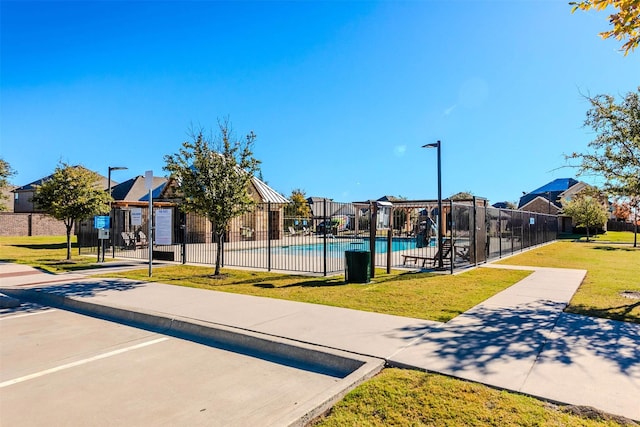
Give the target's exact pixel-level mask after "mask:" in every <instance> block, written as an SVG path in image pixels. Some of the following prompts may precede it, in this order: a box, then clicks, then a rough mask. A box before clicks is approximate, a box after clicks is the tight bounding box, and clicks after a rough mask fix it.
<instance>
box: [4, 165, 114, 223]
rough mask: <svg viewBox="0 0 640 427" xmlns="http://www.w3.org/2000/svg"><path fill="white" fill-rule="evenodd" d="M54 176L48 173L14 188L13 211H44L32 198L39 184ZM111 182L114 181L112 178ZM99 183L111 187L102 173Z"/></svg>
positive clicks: (103, 186)
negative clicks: (34, 203) (35, 204)
mask: <svg viewBox="0 0 640 427" xmlns="http://www.w3.org/2000/svg"><path fill="white" fill-rule="evenodd" d="M75 167H82V166H75ZM52 176H53V174H51V175H48V176H46V177H44V178H40V179H38V180H36V181H33V182H30V183H29V184H27V185H23V186H22V187H18V188H16V189H14V190H13V194H14V206H13V211H14V212H26V213H33V212H42V211H41V210H39V209H38V208H37V207H36V206H34V205H33V202H32V201H31V199H33V195H34V194H35V192H36V187H37V186H38V185H42V183H43V182H44V181H46V180H48V179H49V178H51V177H52ZM111 182H112V183H113V182H114V181H113V180H111ZM97 185H98V186H99V188H102V189H104V190H106V189H107V188H109V182H108V179H107V178H106V177H104V176H102V175H100V178H99V181H98V184H97Z"/></svg>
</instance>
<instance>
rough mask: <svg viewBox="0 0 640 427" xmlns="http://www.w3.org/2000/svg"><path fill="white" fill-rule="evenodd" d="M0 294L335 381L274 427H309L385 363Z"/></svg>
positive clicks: (198, 324)
mask: <svg viewBox="0 0 640 427" xmlns="http://www.w3.org/2000/svg"><path fill="white" fill-rule="evenodd" d="M0 292H2V293H3V294H5V295H7V298H10V299H12V300H26V301H30V302H35V303H38V304H42V305H47V306H51V307H56V308H60V309H64V310H68V311H73V312H76V313H79V314H84V315H88V316H91V317H98V318H101V319H104V320H108V321H113V322H117V323H122V324H126V325H128V326H132V327H136V328H140V329H145V330H149V331H152V332H156V333H161V334H163V335H169V336H173V337H176V338H180V339H186V340H190V341H194V342H197V343H200V344H205V345H209V346H212V347H216V348H219V349H223V350H228V351H231V352H235V353H239V354H243V355H247V356H251V357H256V358H260V359H263V360H267V361H269V362H273V363H278V364H281V365H285V366H290V367H293V368H297V369H303V370H307V371H310V372H315V373H318V374H322V375H328V376H332V377H336V378H337V379H338V381H336V383H335V385H334V386H333V387H331V388H330V389H329V390H327V391H326V394H323V396H321V397H320V396H319V398H320V403H319V404H318V405H317V406H316V407H315V408H314V409H312V410H308V408H300V410H298V411H293V412H291V413H289V414H287V416H286V419H282V420H281V422H279V423H278V425H289V426H305V425H307V424H308V423H309V422H310V421H311V420H313V419H314V418H316V417H318V416H320V415H322V414H323V413H325V412H327V411H328V410H329V409H331V407H332V406H333V405H334V404H335V403H337V402H338V401H340V400H341V399H342V398H343V397H344V396H345V395H346V394H347V393H348V392H349V391H351V390H352V389H354V388H355V387H357V386H358V385H359V384H361V383H363V382H364V381H366V380H368V379H370V378H372V377H373V376H375V375H376V374H377V373H378V372H380V371H381V370H382V369H383V368H384V366H385V361H384V360H383V359H378V358H374V357H369V356H365V355H360V354H354V353H349V352H346V351H342V350H337V349H332V348H328V347H321V346H316V345H312V344H308V343H303V342H299V341H294V340H290V339H287V338H282V337H278V336H272V335H266V334H262V333H258V332H254V331H250V330H244V329H239V328H233V327H229V326H225V325H219V324H214V323H209V322H203V321H200V320H195V319H186V318H179V317H168V316H166V315H162V314H159V313H153V312H146V311H144V310H139V311H133V310H128V309H124V308H120V307H112V306H106V305H100V304H96V303H92V302H86V301H81V300H78V299H74V298H69V297H66V296H63V295H56V294H51V293H46V292H42V291H40V290H37V289H0Z"/></svg>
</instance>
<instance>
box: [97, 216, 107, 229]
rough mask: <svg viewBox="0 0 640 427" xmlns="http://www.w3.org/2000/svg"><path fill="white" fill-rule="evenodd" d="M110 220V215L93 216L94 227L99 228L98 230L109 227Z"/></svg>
mask: <svg viewBox="0 0 640 427" xmlns="http://www.w3.org/2000/svg"><path fill="white" fill-rule="evenodd" d="M109 225H110V221H109V216H107V215H104V216H102V215H97V216H94V217H93V228H97V229H98V230H100V229H104V228H109Z"/></svg>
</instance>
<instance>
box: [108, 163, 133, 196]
mask: <svg viewBox="0 0 640 427" xmlns="http://www.w3.org/2000/svg"><path fill="white" fill-rule="evenodd" d="M125 169H129V168H128V167H126V166H109V173H108V176H107V180H109V184H108V187H107V192H108V193H109V195H111V171H120V170H125Z"/></svg>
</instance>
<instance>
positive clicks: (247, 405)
mask: <svg viewBox="0 0 640 427" xmlns="http://www.w3.org/2000/svg"><path fill="white" fill-rule="evenodd" d="M0 335H1V337H2V340H1V342H0V366H1V369H0V425H2V426H42V425H49V426H60V425H78V426H80V425H82V426H113V425H127V426H161V425H172V426H175V425H185V426H186V425H188V426H197V425H207V426H244V425H246V426H256V425H261V426H268V425H289V424H290V423H292V422H295V420H296V419H297V418H299V417H300V415H301V414H304V413H305V412H306V411H309V410H311V409H313V408H314V407H316V406H317V404H318V399H319V398H320V399H322V397H321V396H323V394H325V393H326V391H327V390H331V389H332V388H335V385H336V383H338V382H339V381H340V378H335V377H332V376H330V375H326V374H322V373H317V372H311V371H308V370H304V369H300V368H297V367H291V366H285V365H281V364H277V363H273V362H269V361H266V360H262V359H260V358H254V357H249V356H245V355H242V354H237V353H233V352H228V351H225V350H221V349H219V348H215V347H211V346H208V345H203V344H198V343H195V342H191V341H187V340H183V339H180V338H176V337H172V336H165V335H162V334H158V333H154V332H150V331H147V330H143V329H137V328H133V327H130V326H125V325H122V324H118V323H113V322H108V321H105V320H101V319H97V318H93V317H87V316H83V315H80V314H76V313H73V312H68V311H64V310H60V309H52V308H48V307H42V306H38V305H35V304H26V305H23V306H22V307H19V308H17V309H9V310H2V311H1V312H0Z"/></svg>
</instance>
